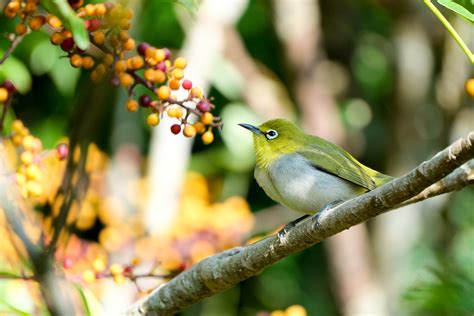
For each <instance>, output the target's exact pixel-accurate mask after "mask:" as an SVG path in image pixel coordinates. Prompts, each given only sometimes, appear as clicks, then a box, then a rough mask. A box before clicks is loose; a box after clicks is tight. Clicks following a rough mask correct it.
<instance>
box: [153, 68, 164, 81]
mask: <svg viewBox="0 0 474 316" xmlns="http://www.w3.org/2000/svg"><path fill="white" fill-rule="evenodd" d="M165 81H166V74H165V73H164V72H163V71H161V70H156V71H155V82H158V83H162V82H165Z"/></svg>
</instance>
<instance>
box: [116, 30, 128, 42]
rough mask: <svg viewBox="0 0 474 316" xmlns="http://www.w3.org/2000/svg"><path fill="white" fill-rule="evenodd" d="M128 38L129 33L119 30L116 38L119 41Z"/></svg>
mask: <svg viewBox="0 0 474 316" xmlns="http://www.w3.org/2000/svg"><path fill="white" fill-rule="evenodd" d="M129 38H130V35H128V33H127V32H126V31H120V32H119V33H118V39H119V40H120V41H121V42H126V41H127V40H128V39H129Z"/></svg>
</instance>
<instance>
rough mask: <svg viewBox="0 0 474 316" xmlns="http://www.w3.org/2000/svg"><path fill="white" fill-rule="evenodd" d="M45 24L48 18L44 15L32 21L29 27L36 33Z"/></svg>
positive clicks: (35, 17)
mask: <svg viewBox="0 0 474 316" xmlns="http://www.w3.org/2000/svg"><path fill="white" fill-rule="evenodd" d="M44 23H46V18H45V17H44V16H42V15H37V16H34V17H32V18H31V19H30V22H29V23H28V26H29V27H30V28H31V29H32V30H34V31H36V30H39V29H40V27H41V26H43V24H44Z"/></svg>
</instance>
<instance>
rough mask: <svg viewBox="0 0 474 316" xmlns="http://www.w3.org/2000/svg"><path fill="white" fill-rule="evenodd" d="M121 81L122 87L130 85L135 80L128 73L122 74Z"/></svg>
mask: <svg viewBox="0 0 474 316" xmlns="http://www.w3.org/2000/svg"><path fill="white" fill-rule="evenodd" d="M119 81H120V85H121V86H122V87H129V86H131V85H132V84H133V83H134V82H135V80H134V79H133V77H132V76H131V75H130V74H127V73H123V74H120V76H119Z"/></svg>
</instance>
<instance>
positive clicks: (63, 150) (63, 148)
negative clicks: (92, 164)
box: [56, 143, 69, 160]
mask: <svg viewBox="0 0 474 316" xmlns="http://www.w3.org/2000/svg"><path fill="white" fill-rule="evenodd" d="M56 154H57V156H58V158H59V160H64V159H66V158H67V156H68V155H69V146H68V145H67V144H64V143H61V144H58V145H57V146H56Z"/></svg>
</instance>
